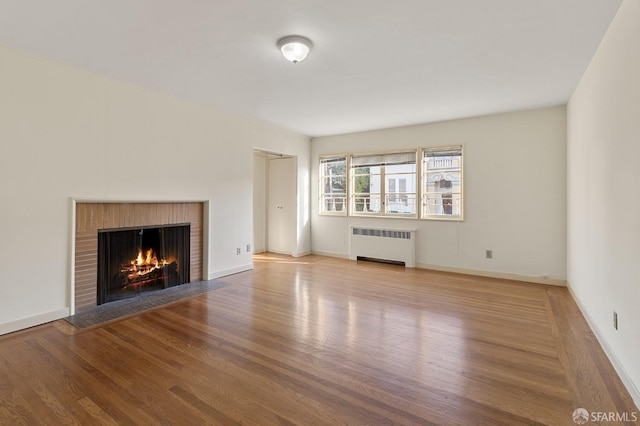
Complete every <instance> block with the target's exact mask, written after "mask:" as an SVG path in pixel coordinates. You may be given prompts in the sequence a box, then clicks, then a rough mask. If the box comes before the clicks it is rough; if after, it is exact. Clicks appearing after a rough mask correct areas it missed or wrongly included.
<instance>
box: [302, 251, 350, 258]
mask: <svg viewBox="0 0 640 426" xmlns="http://www.w3.org/2000/svg"><path fill="white" fill-rule="evenodd" d="M311 254H315V255H318V256H325V257H336V258H338V259H349V255H348V254H342V253H333V252H330V251H317V250H312V251H311Z"/></svg>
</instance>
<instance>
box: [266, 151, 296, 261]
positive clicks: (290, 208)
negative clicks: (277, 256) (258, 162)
mask: <svg viewBox="0 0 640 426" xmlns="http://www.w3.org/2000/svg"><path fill="white" fill-rule="evenodd" d="M268 180H269V182H268V194H267V197H268V202H267V205H268V211H267V221H268V226H267V250H268V251H271V252H274V253H283V254H293V248H294V243H295V238H296V220H295V219H296V202H295V199H296V160H295V158H292V157H283V158H275V159H271V160H269V172H268Z"/></svg>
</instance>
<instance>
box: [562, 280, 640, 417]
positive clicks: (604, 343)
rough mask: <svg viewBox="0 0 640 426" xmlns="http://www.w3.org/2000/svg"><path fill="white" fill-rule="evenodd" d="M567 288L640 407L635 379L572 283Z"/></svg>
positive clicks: (639, 393) (639, 397)
mask: <svg viewBox="0 0 640 426" xmlns="http://www.w3.org/2000/svg"><path fill="white" fill-rule="evenodd" d="M567 288H568V289H569V293H570V294H571V297H573V300H574V301H575V302H576V305H578V308H579V309H580V312H582V316H583V317H584V319H585V320H586V321H587V324H589V328H590V329H591V331H592V332H593V335H594V336H596V339H598V343H600V346H601V347H602V350H603V351H604V353H605V355H607V358H609V361H610V362H611V365H613V368H614V369H615V370H616V373H618V376H619V377H620V380H622V383H623V384H624V386H625V387H626V388H627V391H629V394H630V395H631V398H632V399H633V402H635V404H636V407H640V390H639V389H638V387H637V386H636V384H635V383H634V382H633V380H631V377H629V374H627V370H625V368H624V367H623V366H622V363H620V360H618V357H617V356H616V354H615V352H613V350H612V349H611V346H609V343H607V340H606V339H605V338H604V335H603V334H602V333H601V332H600V328H598V326H597V325H596V322H595V321H594V320H593V318H591V315H589V313H588V312H587V310H586V309H585V307H584V306H583V305H582V303H580V300H578V298H577V297H576V295H575V293H574V292H573V289H572V288H571V285H567Z"/></svg>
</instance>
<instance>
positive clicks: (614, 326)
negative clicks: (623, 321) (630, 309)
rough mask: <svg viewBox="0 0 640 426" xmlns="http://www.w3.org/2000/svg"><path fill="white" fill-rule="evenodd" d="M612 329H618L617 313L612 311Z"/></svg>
mask: <svg viewBox="0 0 640 426" xmlns="http://www.w3.org/2000/svg"><path fill="white" fill-rule="evenodd" d="M613 328H615V329H616V330H617V329H618V313H617V312H616V311H613Z"/></svg>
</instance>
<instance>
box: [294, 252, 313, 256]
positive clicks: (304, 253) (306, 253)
mask: <svg viewBox="0 0 640 426" xmlns="http://www.w3.org/2000/svg"><path fill="white" fill-rule="evenodd" d="M310 254H311V251H303V252H300V253H296V254H294V255H292V257H304V256H309V255H310Z"/></svg>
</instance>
